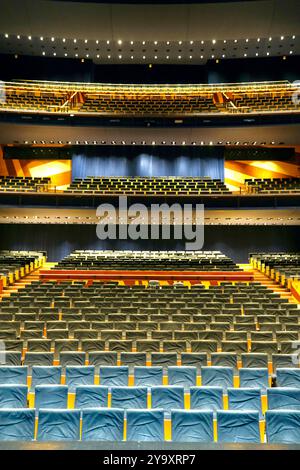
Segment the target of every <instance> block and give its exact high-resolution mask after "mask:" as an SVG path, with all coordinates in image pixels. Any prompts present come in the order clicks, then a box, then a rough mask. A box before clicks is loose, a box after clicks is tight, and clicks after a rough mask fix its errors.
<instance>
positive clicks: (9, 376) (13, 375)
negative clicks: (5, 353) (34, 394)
mask: <svg viewBox="0 0 300 470" xmlns="http://www.w3.org/2000/svg"><path fill="white" fill-rule="evenodd" d="M27 372H28V368H27V366H0V384H23V385H26V384H27Z"/></svg>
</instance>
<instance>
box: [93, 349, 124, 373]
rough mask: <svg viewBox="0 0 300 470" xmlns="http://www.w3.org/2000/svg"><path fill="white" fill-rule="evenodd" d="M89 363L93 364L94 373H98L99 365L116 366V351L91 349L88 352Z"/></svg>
mask: <svg viewBox="0 0 300 470" xmlns="http://www.w3.org/2000/svg"><path fill="white" fill-rule="evenodd" d="M88 361H89V365H91V366H95V373H96V374H99V367H100V366H116V365H117V361H118V353H116V352H105V351H93V352H89V353H88Z"/></svg>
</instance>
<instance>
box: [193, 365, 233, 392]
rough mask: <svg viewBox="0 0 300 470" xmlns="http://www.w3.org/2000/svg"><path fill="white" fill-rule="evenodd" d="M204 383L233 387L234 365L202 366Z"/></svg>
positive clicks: (224, 387)
mask: <svg viewBox="0 0 300 470" xmlns="http://www.w3.org/2000/svg"><path fill="white" fill-rule="evenodd" d="M201 372H202V375H201V377H202V385H205V386H216V387H223V389H226V388H227V387H233V367H222V366H211V367H202V370H201Z"/></svg>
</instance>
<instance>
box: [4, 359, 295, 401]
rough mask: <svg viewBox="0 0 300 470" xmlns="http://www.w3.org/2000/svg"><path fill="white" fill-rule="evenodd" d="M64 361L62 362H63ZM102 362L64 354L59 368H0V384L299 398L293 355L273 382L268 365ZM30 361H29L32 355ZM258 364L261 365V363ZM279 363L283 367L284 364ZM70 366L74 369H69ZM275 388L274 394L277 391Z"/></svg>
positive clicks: (73, 389) (48, 366) (277, 370)
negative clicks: (245, 391) (282, 393)
mask: <svg viewBox="0 0 300 470" xmlns="http://www.w3.org/2000/svg"><path fill="white" fill-rule="evenodd" d="M28 354H30V353H28ZM41 356H42V355H41ZM45 356H46V355H44V357H45ZM277 358H278V359H279V365H280V361H281V357H280V356H278V357H277ZM26 359H27V358H26ZM33 359H35V358H33ZM63 359H64V360H65V362H62V360H63ZM91 359H99V355H98V357H97V354H96V353H94V355H92V353H91ZM101 359H103V358H101ZM101 359H100V365H99V364H98V366H95V365H89V366H84V365H74V364H76V362H77V361H76V360H72V358H71V355H69V357H67V358H66V354H62V355H61V363H62V365H61V366H52V365H29V366H27V365H26V366H9V365H7V364H6V365H0V384H1V385H7V384H12V385H17V384H19V385H28V384H30V386H31V391H34V390H35V387H36V386H38V385H60V384H62V383H64V384H66V385H68V386H69V391H70V392H72V393H73V392H74V391H75V389H76V387H78V386H80V385H89V386H90V385H96V384H99V381H100V385H105V386H109V387H113V386H123V387H124V386H125V387H127V386H129V388H130V386H131V385H134V386H138V387H140V386H143V387H153V386H166V385H168V386H171V387H172V386H178V387H182V388H184V389H185V390H189V389H190V388H191V387H196V386H199V385H201V386H202V387H200V388H199V390H203V387H220V388H222V389H224V390H225V391H226V390H227V389H228V388H232V387H234V386H235V387H236V388H251V389H252V388H255V389H259V390H261V392H262V393H265V392H266V390H267V389H268V388H269V387H270V385H274V383H275V384H276V385H277V386H278V387H281V388H286V387H287V388H295V389H299V394H300V368H299V357H297V356H296V355H294V356H293V357H291V359H292V360H294V363H293V364H289V366H288V367H277V369H276V370H275V374H273V376H272V381H271V376H270V375H269V371H268V367H267V366H268V364H267V366H266V367H241V368H240V369H236V368H235V367H232V362H231V366H222V365H212V366H206V365H202V364H201V363H200V362H199V363H198V364H197V367H196V366H195V365H193V366H191V365H181V366H171V365H165V366H144V365H142V366H140V365H133V363H131V364H130V366H128V365H126V366H115V365H113V366H112V365H101V363H102V362H104V361H102V360H101ZM192 359H195V358H192ZM258 359H259V358H258ZM29 360H32V354H31V357H30V359H29ZM250 361H251V362H252V364H253V363H255V358H253V357H252V358H248V357H244V358H243V362H244V363H247V362H248V363H249V362H250ZM25 362H26V361H25ZM32 362H35V363H36V362H37V361H35V360H33V361H32ZM41 362H43V361H41ZM186 362H187V363H189V361H188V360H187V361H186ZM220 362H221V361H220ZM257 362H258V363H260V362H262V361H260V362H259V361H257ZM282 362H285V363H286V360H285V361H282ZM44 363H45V362H44ZM69 363H71V364H73V365H68V364H69ZM194 363H195V360H194ZM77 364H78V362H77ZM235 365H236V364H235ZM237 386H239V387H237ZM278 387H277V388H276V390H279V388H278ZM197 389H198V388H197ZM272 390H273V389H272ZM299 399H300V395H299Z"/></svg>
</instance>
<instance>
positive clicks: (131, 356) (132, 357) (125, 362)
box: [120, 352, 147, 373]
mask: <svg viewBox="0 0 300 470" xmlns="http://www.w3.org/2000/svg"><path fill="white" fill-rule="evenodd" d="M120 359H121V365H122V366H128V367H129V372H130V373H131V372H132V371H133V368H134V366H145V365H146V360H147V356H146V353H135V352H121V354H120Z"/></svg>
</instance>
